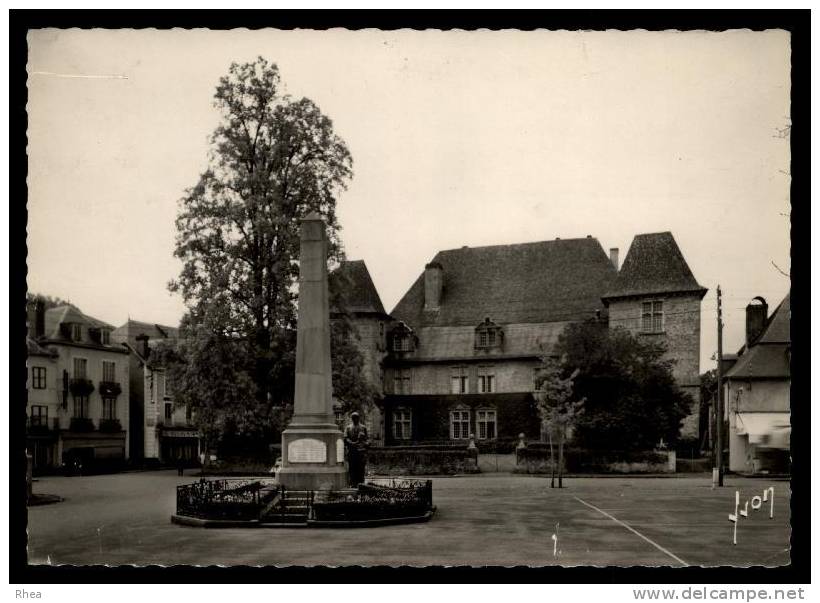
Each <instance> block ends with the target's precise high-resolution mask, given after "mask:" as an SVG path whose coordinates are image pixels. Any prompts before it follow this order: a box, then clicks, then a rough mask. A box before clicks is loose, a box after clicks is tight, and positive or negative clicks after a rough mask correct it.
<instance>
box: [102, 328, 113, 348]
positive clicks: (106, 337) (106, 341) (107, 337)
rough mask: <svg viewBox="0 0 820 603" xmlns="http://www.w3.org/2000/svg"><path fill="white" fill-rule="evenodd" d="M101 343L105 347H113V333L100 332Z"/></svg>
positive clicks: (107, 331)
mask: <svg viewBox="0 0 820 603" xmlns="http://www.w3.org/2000/svg"><path fill="white" fill-rule="evenodd" d="M100 343H102V344H103V345H111V331H109V330H108V329H103V330H102V331H100Z"/></svg>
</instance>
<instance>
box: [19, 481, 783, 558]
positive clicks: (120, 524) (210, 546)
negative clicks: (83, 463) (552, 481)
mask: <svg viewBox="0 0 820 603" xmlns="http://www.w3.org/2000/svg"><path fill="white" fill-rule="evenodd" d="M197 479H198V478H196V477H184V478H180V477H177V475H176V471H155V472H143V473H139V472H138V473H122V474H117V475H99V476H87V477H43V478H39V480H38V481H37V482H36V483H35V484H34V489H35V492H38V493H45V494H57V495H59V496H62V497H64V498H65V499H66V500H65V501H64V502H61V503H57V504H53V505H47V506H41V507H32V508H30V509H29V561H30V563H52V564H63V563H70V564H110V565H118V564H136V565H148V564H160V565H175V564H186V565H209V564H222V565H278V566H287V565H308V566H309V565H334V566H337V565H365V566H368V565H414V566H424V565H473V566H482V565H501V566H513V565H530V566H541V565H555V564H558V565H567V566H572V565H599V566H605V565H617V566H631V565H641V566H660V565H670V566H682V565H684V564H686V565H705V566H711V565H736V566H750V565H765V566H775V565H784V564H787V563H789V559H790V558H789V542H790V534H791V533H790V514H789V482H788V481H783V480H773V479H771V480H766V479H746V478H738V477H729V478H727V480H726V486H725V487H724V488H722V489H714V490H713V489H712V488H711V479H710V477H706V476H697V477H673V478H637V477H624V478H620V477H619V478H572V479H568V480H566V487H565V488H564V489H562V490H558V489H550V488H549V480H547V479H544V478H541V477H531V476H518V475H510V474H501V473H489V474H482V475H478V476H469V477H441V478H433V500H434V503H435V504H436V505H437V507H438V511H437V513H436V515H435V517H434V518H433V520H432V521H430V522H428V523H422V524H410V525H398V526H388V527H380V528H363V529H336V530H334V529H318V528H315V529H314V528H309V529H304V528H302V529H299V528H294V529H262V528H260V529H241V528H238V529H203V528H192V527H185V526H179V525H175V524H172V523H171V521H170V516H171V514H172V513H173V512H174V509H175V503H176V498H175V496H176V495H175V486H176V485H177V484H178V483H183V482H184V483H188V482H192V481H196V480H197ZM770 486H771V487H773V488H774V492H775V503H774V518H773V519H769V506H768V505H769V503H768V502H767V503H765V504H764V505H763V507H762V508H761V509H759V510H752V509H751V507H749V510H748V517H742V516H741V517H740V519H739V524H738V527H737V541H738V542H737V545H733V544H732V531H733V524H732V523H731V522H730V521H729V520H728V515H729V513H733V512H734V501H735V491H736V490H737V491H740V500H741V505H740V506H741V509H742V508H743V506H744V503H745V501H746V500H749V499H751V498H752V497H753V496H755V495H758V496H762V493H763V490H764V489H765V488H768V487H770ZM553 535H555V539H553Z"/></svg>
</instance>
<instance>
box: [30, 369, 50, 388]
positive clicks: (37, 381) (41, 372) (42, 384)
mask: <svg viewBox="0 0 820 603" xmlns="http://www.w3.org/2000/svg"><path fill="white" fill-rule="evenodd" d="M31 387H33V388H34V389H45V388H46V367H44V366H33V367H31Z"/></svg>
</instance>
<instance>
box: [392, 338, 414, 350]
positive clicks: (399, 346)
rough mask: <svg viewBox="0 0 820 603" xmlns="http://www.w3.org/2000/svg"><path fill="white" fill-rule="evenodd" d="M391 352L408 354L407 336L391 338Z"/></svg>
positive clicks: (408, 343)
mask: <svg viewBox="0 0 820 603" xmlns="http://www.w3.org/2000/svg"><path fill="white" fill-rule="evenodd" d="M393 351H394V352H409V351H410V337H409V336H407V335H396V336H395V337H393Z"/></svg>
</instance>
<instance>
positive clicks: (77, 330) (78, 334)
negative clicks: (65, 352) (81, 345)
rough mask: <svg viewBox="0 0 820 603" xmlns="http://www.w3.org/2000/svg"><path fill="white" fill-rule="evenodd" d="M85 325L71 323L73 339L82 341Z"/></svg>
mask: <svg viewBox="0 0 820 603" xmlns="http://www.w3.org/2000/svg"><path fill="white" fill-rule="evenodd" d="M82 339H83V327H82V325H81V324H78V323H74V324H72V325H71V341H82Z"/></svg>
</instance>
